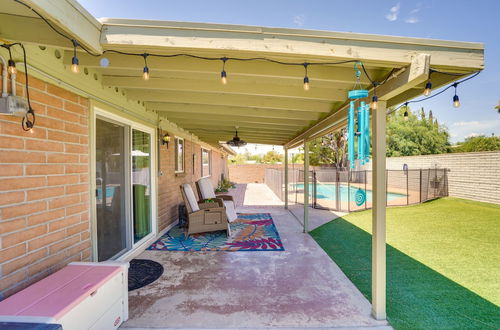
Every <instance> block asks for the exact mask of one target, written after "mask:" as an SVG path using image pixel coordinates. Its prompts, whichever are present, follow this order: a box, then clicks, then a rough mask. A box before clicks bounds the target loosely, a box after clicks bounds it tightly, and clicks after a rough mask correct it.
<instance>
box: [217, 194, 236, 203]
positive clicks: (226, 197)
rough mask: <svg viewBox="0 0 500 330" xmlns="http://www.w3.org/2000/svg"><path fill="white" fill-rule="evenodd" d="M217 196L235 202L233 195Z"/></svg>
mask: <svg viewBox="0 0 500 330" xmlns="http://www.w3.org/2000/svg"><path fill="white" fill-rule="evenodd" d="M215 197H216V198H220V199H222V200H225V201H233V202H234V198H233V196H231V195H216V196H215Z"/></svg>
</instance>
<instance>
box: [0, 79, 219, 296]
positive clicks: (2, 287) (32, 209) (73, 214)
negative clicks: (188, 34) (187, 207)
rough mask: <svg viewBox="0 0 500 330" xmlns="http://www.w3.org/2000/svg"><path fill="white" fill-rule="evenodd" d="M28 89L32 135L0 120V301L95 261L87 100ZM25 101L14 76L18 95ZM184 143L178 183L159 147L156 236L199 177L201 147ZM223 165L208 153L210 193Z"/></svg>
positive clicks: (10, 120) (36, 85) (13, 120)
mask: <svg viewBox="0 0 500 330" xmlns="http://www.w3.org/2000/svg"><path fill="white" fill-rule="evenodd" d="M29 84H30V97H31V103H32V107H33V108H34V110H35V113H36V123H35V129H34V130H33V133H30V132H25V131H23V130H22V128H21V124H20V118H18V117H14V116H9V115H5V116H4V115H2V116H0V300H2V299H4V298H6V297H8V296H10V295H12V294H14V293H16V292H18V291H20V290H21V289H23V288H25V287H27V286H28V285H30V284H31V283H34V282H36V281H38V280H40V279H42V278H44V277H46V276H47V275H49V274H51V273H53V272H55V271H57V270H59V269H60V268H62V267H64V266H65V265H67V264H68V263H69V262H72V261H88V260H91V258H92V241H91V239H92V238H91V220H90V212H89V209H90V182H89V177H90V164H89V118H90V117H89V115H90V109H89V100H88V99H86V98H83V97H81V96H79V95H76V94H74V93H72V92H69V91H67V90H64V89H62V88H59V87H57V86H55V85H52V84H49V83H46V82H44V81H41V80H39V79H37V78H34V77H31V76H30V77H29ZM0 88H1V86H0ZM9 88H10V84H9ZM9 92H10V90H9ZM25 94H26V91H25V90H24V75H23V74H19V75H18V76H17V95H23V96H25ZM185 142H186V145H185V169H186V172H185V173H184V174H180V175H176V174H175V173H174V149H175V148H174V146H173V145H174V144H173V143H170V146H169V148H168V149H167V147H166V146H160V155H159V158H160V163H159V164H160V169H161V171H162V172H163V175H162V176H159V177H158V182H157V183H158V195H159V196H158V217H159V221H158V231H161V230H162V229H164V228H166V227H167V226H168V225H169V224H170V223H172V222H174V221H175V220H176V219H177V218H178V213H177V212H178V211H177V206H178V204H179V203H180V202H181V194H180V189H179V186H180V185H181V184H182V183H194V182H195V181H196V180H197V179H199V178H200V175H201V146H200V145H199V144H196V143H192V142H190V141H188V140H187V139H186V140H185ZM193 154H196V156H195V157H196V158H195V161H196V164H195V165H194V166H193ZM225 164H226V158H225V156H224V155H222V154H221V153H219V152H218V150H216V149H214V150H212V180H213V183H214V185H217V183H218V182H219V181H220V178H221V174H224V175H225V176H226V177H227V175H228V173H227V166H226V165H225ZM193 188H195V187H194V184H193Z"/></svg>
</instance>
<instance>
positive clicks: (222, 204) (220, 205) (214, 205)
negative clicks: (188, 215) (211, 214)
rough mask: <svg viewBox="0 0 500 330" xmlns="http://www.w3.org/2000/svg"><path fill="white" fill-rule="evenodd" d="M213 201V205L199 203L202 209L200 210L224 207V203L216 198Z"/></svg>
mask: <svg viewBox="0 0 500 330" xmlns="http://www.w3.org/2000/svg"><path fill="white" fill-rule="evenodd" d="M213 200H214V202H213V203H206V202H198V207H199V208H200V210H204V209H213V208H217V207H224V203H223V202H222V201H221V200H217V199H216V198H214V199H213Z"/></svg>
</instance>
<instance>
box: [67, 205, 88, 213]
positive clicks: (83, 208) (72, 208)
mask: <svg viewBox="0 0 500 330" xmlns="http://www.w3.org/2000/svg"><path fill="white" fill-rule="evenodd" d="M86 210H88V205H87V204H82V205H74V206H69V207H67V208H66V215H72V214H76V213H81V212H83V211H86Z"/></svg>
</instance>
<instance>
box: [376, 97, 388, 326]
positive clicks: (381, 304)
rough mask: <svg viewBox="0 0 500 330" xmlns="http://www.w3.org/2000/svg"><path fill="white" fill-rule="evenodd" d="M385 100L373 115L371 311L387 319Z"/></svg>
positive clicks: (382, 318)
mask: <svg viewBox="0 0 500 330" xmlns="http://www.w3.org/2000/svg"><path fill="white" fill-rule="evenodd" d="M386 105H387V104H386V101H379V107H378V109H377V110H374V111H373V115H372V118H373V120H372V145H373V151H372V153H373V165H372V166H373V171H372V173H373V177H372V180H373V184H372V187H373V188H372V190H373V193H372V203H373V210H372V233H373V234H372V314H373V317H374V318H375V319H377V320H384V319H386V203H387V201H386V200H387V190H386V174H387V172H386V160H385V147H386V142H385V130H386Z"/></svg>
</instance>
